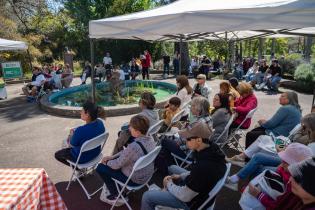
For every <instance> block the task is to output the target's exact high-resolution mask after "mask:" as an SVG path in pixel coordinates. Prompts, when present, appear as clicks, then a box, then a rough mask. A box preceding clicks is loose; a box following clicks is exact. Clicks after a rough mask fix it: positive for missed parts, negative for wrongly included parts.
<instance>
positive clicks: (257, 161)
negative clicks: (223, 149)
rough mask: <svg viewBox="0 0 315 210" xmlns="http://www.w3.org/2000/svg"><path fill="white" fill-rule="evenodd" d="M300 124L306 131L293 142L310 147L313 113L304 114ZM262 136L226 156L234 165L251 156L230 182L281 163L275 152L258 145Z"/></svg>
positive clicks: (314, 131)
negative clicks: (267, 150)
mask: <svg viewBox="0 0 315 210" xmlns="http://www.w3.org/2000/svg"><path fill="white" fill-rule="evenodd" d="M301 124H302V127H303V133H306V134H307V135H306V136H301V138H303V140H299V139H296V140H295V142H297V143H302V144H305V145H307V146H308V147H310V148H311V147H312V144H314V142H315V126H314V125H315V113H311V114H307V115H305V116H304V117H303V118H302V120H301ZM262 137H263V135H261V136H260V137H259V138H258V140H257V141H255V142H254V143H253V144H251V145H250V146H249V147H248V148H247V149H246V150H245V151H244V152H243V153H241V154H239V155H236V156H234V157H232V158H227V160H228V161H229V162H232V163H234V164H235V165H244V160H245V158H246V157H248V158H251V159H250V161H249V162H248V163H247V164H246V165H245V167H244V168H243V169H241V170H240V171H239V172H238V173H237V174H235V175H233V176H232V177H231V181H232V183H233V182H236V181H237V180H239V179H240V178H241V179H243V178H244V179H245V178H246V177H249V176H252V175H253V174H257V173H256V172H257V170H259V169H262V168H264V167H275V166H278V165H279V164H280V163H281V160H280V158H279V156H278V155H277V154H276V153H271V152H266V151H264V150H262V149H261V148H260V147H259V146H258V141H259V140H260V138H262ZM279 146H281V145H275V147H276V148H277V150H278V151H279V150H280V149H279ZM282 146H283V145H282Z"/></svg>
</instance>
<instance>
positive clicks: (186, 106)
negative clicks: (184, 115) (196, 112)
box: [181, 101, 191, 110]
mask: <svg viewBox="0 0 315 210" xmlns="http://www.w3.org/2000/svg"><path fill="white" fill-rule="evenodd" d="M190 103H191V101H189V102H187V103H185V104H184V105H183V106H182V108H181V109H184V110H185V109H187V108H188V107H189V105H190Z"/></svg>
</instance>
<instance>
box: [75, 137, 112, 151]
mask: <svg viewBox="0 0 315 210" xmlns="http://www.w3.org/2000/svg"><path fill="white" fill-rule="evenodd" d="M108 136H109V134H108V132H106V133H102V134H101V135H99V136H96V137H94V138H93V139H90V140H88V141H86V142H84V144H83V145H82V147H81V150H80V153H83V152H86V151H89V150H92V149H95V148H97V147H99V146H101V148H103V147H104V145H105V142H106V140H107V139H108Z"/></svg>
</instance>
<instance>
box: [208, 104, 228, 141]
mask: <svg viewBox="0 0 315 210" xmlns="http://www.w3.org/2000/svg"><path fill="white" fill-rule="evenodd" d="M230 117H231V115H230V114H229V112H228V111H227V110H226V109H225V108H220V109H218V110H216V111H215V112H214V113H213V114H212V120H213V129H214V132H213V134H212V136H211V138H210V141H213V142H215V141H216V140H217V138H218V137H219V136H220V135H221V133H222V132H223V131H224V128H225V126H226V124H227V123H228V122H229V119H230ZM227 137H228V132H227V133H226V134H225V135H223V136H222V137H221V138H220V139H219V141H218V143H221V142H224V141H225V140H226V139H227Z"/></svg>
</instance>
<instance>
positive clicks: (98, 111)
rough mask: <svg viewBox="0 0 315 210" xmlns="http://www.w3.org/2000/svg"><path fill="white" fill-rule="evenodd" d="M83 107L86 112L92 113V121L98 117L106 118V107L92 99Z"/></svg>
mask: <svg viewBox="0 0 315 210" xmlns="http://www.w3.org/2000/svg"><path fill="white" fill-rule="evenodd" d="M82 107H83V110H84V112H85V113H88V114H89V115H90V117H91V121H94V120H96V119H97V118H98V117H99V118H102V119H105V110H104V108H103V107H101V106H97V105H96V104H95V103H92V101H86V102H85V103H84V104H83V106H82Z"/></svg>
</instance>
